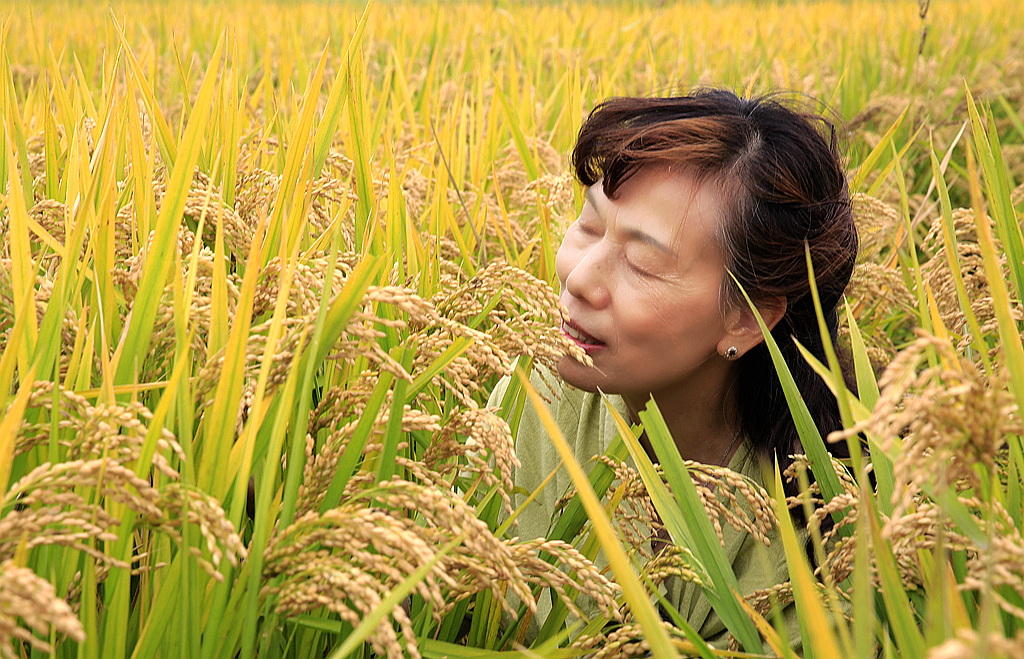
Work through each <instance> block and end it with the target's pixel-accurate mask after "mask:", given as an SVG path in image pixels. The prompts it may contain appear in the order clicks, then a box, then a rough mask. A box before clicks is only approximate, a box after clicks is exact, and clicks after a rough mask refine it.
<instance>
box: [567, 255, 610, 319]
mask: <svg viewBox="0 0 1024 659" xmlns="http://www.w3.org/2000/svg"><path fill="white" fill-rule="evenodd" d="M614 247H615V246H614V245H612V244H611V243H610V242H609V241H608V240H598V241H596V242H595V243H593V244H592V245H590V246H588V247H587V248H586V249H584V250H581V251H580V252H578V253H577V254H576V255H575V256H576V258H574V259H572V261H571V262H570V263H569V264H567V265H568V266H569V268H568V270H569V272H568V275H567V276H566V277H565V279H564V280H563V287H564V288H565V291H566V292H568V293H569V295H571V296H573V297H574V298H576V299H578V300H580V301H582V302H586V303H587V304H588V305H589V306H591V307H594V308H597V309H601V308H604V307H606V306H608V304H609V303H610V302H611V288H610V284H611V281H610V275H611V274H612V264H611V259H612V256H613V255H612V253H611V252H612V250H613V249H614Z"/></svg>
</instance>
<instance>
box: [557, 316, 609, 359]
mask: <svg viewBox="0 0 1024 659" xmlns="http://www.w3.org/2000/svg"><path fill="white" fill-rule="evenodd" d="M562 333H563V334H565V335H566V336H567V337H569V338H570V339H572V341H573V342H574V343H575V344H576V345H578V346H579V347H581V348H583V349H584V350H585V351H587V353H590V352H591V351H593V350H597V349H599V348H603V347H605V346H606V345H607V344H606V343H605V342H604V341H601V340H600V339H598V338H597V337H594V336H591V335H590V334H587V333H586V332H585V331H584V330H583V328H581V327H580V326H579V325H577V324H576V323H574V322H572V321H571V320H567V319H564V318H563V319H562Z"/></svg>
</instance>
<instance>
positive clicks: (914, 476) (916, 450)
mask: <svg viewBox="0 0 1024 659" xmlns="http://www.w3.org/2000/svg"><path fill="white" fill-rule="evenodd" d="M931 354H936V355H937V356H938V359H937V360H935V363H934V364H933V365H928V366H925V367H923V368H922V365H924V364H925V363H927V362H929V355H931ZM1008 381H1009V375H1008V373H1006V372H1005V371H1004V370H997V371H996V373H995V374H994V375H993V377H992V379H991V381H989V380H987V379H986V378H985V376H984V374H983V373H982V372H981V371H980V370H979V367H978V366H977V365H975V364H973V363H971V362H969V361H967V360H964V359H962V358H961V357H960V355H959V354H958V353H957V351H956V350H955V349H954V347H953V346H952V345H951V344H950V343H949V342H948V341H945V340H941V339H938V338H936V337H934V336H930V335H927V334H925V333H923V332H919V333H918V339H917V340H916V341H915V342H914V343H913V344H912V345H910V346H909V347H908V348H906V349H904V350H903V351H902V352H901V353H900V354H899V355H897V357H896V359H894V360H893V362H892V363H891V364H890V365H889V368H888V369H886V371H885V373H884V374H883V375H882V377H881V379H880V380H879V386H880V388H881V397H880V398H879V400H878V403H877V404H876V405H875V408H874V410H873V412H872V414H871V417H870V418H869V419H867V420H866V421H865V422H863V423H861V424H857V425H855V426H854V427H853V428H851V429H849V430H847V431H845V432H841V433H834V435H833V436H834V437H835V438H837V439H838V438H841V437H846V436H848V435H853V434H855V433H858V432H860V431H862V430H867V431H868V432H871V433H873V434H874V435H876V436H877V437H878V438H879V440H880V442H881V443H882V447H883V449H884V450H886V451H887V452H889V453H890V455H897V458H896V460H895V461H894V463H893V472H894V476H895V478H896V485H897V487H896V491H897V492H901V493H902V494H901V495H900V499H899V501H898V502H894V503H896V511H897V512H896V513H894V514H899V513H902V512H905V511H907V510H910V509H911V508H912V505H913V499H914V497H916V496H917V494H918V493H920V492H921V489H922V486H923V484H925V483H930V484H932V485H934V486H936V487H938V488H939V489H943V488H953V489H955V490H956V491H961V490H963V489H965V488H971V487H975V486H977V485H979V481H978V478H979V476H978V473H977V472H976V471H975V466H976V465H984V466H985V467H987V468H991V467H992V466H993V464H994V462H995V459H996V454H997V452H998V450H999V449H1000V447H1001V446H1002V445H1003V443H1004V441H1005V437H1006V436H1007V435H1009V434H1020V433H1021V431H1022V427H1021V421H1020V419H1019V417H1018V414H1017V405H1016V402H1015V400H1014V397H1013V395H1012V394H1011V393H1010V391H1009V389H1008V385H1007V383H1008Z"/></svg>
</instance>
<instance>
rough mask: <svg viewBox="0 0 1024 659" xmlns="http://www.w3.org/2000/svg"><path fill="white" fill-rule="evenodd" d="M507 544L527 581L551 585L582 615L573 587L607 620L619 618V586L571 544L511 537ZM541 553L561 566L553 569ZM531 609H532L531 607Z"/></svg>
mask: <svg viewBox="0 0 1024 659" xmlns="http://www.w3.org/2000/svg"><path fill="white" fill-rule="evenodd" d="M506 544H507V546H508V548H509V550H510V552H511V553H512V557H513V560H514V561H515V563H516V565H517V566H518V567H519V569H520V570H521V572H522V574H523V578H524V579H525V580H526V582H527V583H529V584H531V585H534V586H541V587H544V588H550V589H551V590H552V591H553V592H554V593H555V594H557V595H558V597H559V599H561V600H562V602H563V603H564V604H565V606H566V608H567V609H568V610H569V611H570V612H571V613H572V614H573V615H575V616H577V617H579V618H583V617H584V616H583V613H582V612H581V611H580V610H579V607H578V606H577V604H578V602H577V601H576V599H575V598H574V597H571V596H570V594H569V590H567V589H572V590H574V591H576V592H577V593H580V594H582V595H583V596H584V598H585V599H588V600H590V601H592V602H594V603H595V604H596V605H597V608H598V610H599V611H600V612H601V615H603V616H604V617H605V618H607V619H608V620H621V619H622V614H621V612H620V611H619V609H618V605H617V603H616V600H615V597H616V596H617V595H618V594H619V587H618V585H617V584H615V583H613V582H611V581H609V580H608V578H607V577H605V576H604V574H602V573H601V570H599V569H598V568H597V566H595V565H594V564H593V563H592V562H590V561H589V560H588V559H587V558H586V557H584V556H583V554H581V553H580V552H579V551H578V550H577V549H576V548H575V547H573V546H572V545H570V544H568V543H566V542H562V541H561V540H546V539H544V538H535V539H533V540H528V541H525V542H519V541H518V539H513V540H510V541H508V542H507V543H506ZM543 554H547V555H548V556H551V557H554V558H555V559H557V561H558V563H559V564H560V565H561V566H562V569H555V568H553V567H552V565H551V563H549V562H548V561H547V560H544V559H543V558H541V556H542V555H543ZM531 604H532V601H531ZM530 608H531V609H532V606H531V607H530Z"/></svg>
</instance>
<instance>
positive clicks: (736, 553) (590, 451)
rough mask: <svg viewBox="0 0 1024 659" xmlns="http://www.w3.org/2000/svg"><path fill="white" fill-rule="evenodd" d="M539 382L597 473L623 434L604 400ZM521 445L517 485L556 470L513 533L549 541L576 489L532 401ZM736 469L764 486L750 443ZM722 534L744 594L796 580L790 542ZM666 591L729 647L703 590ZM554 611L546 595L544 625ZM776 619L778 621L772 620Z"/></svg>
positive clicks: (790, 610) (545, 378)
mask: <svg viewBox="0 0 1024 659" xmlns="http://www.w3.org/2000/svg"><path fill="white" fill-rule="evenodd" d="M531 382H532V384H533V385H534V387H536V388H537V390H538V391H539V392H540V393H541V394H542V395H544V396H546V397H548V398H550V399H551V403H550V405H549V409H550V411H551V414H552V416H553V417H554V419H555V422H556V423H557V424H558V427H559V429H560V430H561V432H562V435H563V436H564V437H565V440H566V441H567V442H568V443H569V446H570V447H571V448H572V450H573V453H574V455H575V456H576V459H577V460H578V461H579V462H580V463H581V464H582V465H583V467H584V469H585V470H586V471H588V472H589V470H590V469H591V468H592V467H593V464H594V463H593V461H592V458H593V457H594V456H597V455H601V454H603V453H604V452H605V450H606V448H607V447H608V445H609V444H610V443H611V441H612V440H613V439H614V438H615V436H616V434H617V429H616V427H615V424H614V422H613V420H612V418H611V415H610V414H609V413H608V411H607V410H606V409H605V406H604V403H603V402H602V400H601V397H600V396H599V395H597V394H591V393H587V392H585V391H581V390H579V389H575V388H573V387H570V386H568V385H566V384H564V383H562V382H561V381H560V380H558V379H556V378H554V377H553V376H551V375H541V374H539V373H538V372H537V371H534V375H533V376H532V377H531ZM508 384H509V378H504V379H502V380H501V381H500V382H499V383H498V385H497V386H496V387H495V389H494V391H493V392H492V393H491V397H490V400H489V402H488V404H489V406H493V407H497V406H499V405H500V404H501V399H502V397H503V396H504V394H505V390H506V389H507V388H508ZM609 398H610V399H611V403H612V405H613V406H614V407H615V408H616V409H617V410H618V411H619V412H620V413H622V415H623V416H624V417H625V416H626V406H625V402H624V401H623V400H622V399H621V398H620V397H618V396H610V397H609ZM515 440H516V455H517V456H518V457H519V460H520V462H521V466H520V467H519V469H517V470H516V473H515V476H514V482H515V485H516V486H517V488H523V490H525V491H526V492H534V491H535V490H536V489H537V488H538V487H540V485H541V483H542V482H543V481H544V480H545V479H546V478H547V477H548V476H549V475H550V474H551V473H552V472H554V476H553V477H552V479H551V482H549V483H548V485H547V486H546V487H545V489H544V490H543V491H542V492H541V494H540V495H538V496H537V497H536V499H535V500H534V501H533V502H532V503H531V504H530V506H528V507H527V508H526V509H525V510H524V511H523V512H522V513H521V514H520V515H519V518H518V522H519V526H518V530H514V531H512V533H513V534H515V535H518V536H519V537H520V538H521V539H531V538H538V537H547V534H548V532H549V528H550V526H551V524H552V518H553V517H554V515H555V512H556V504H557V502H558V500H559V499H560V498H561V497H562V496H563V495H564V494H565V493H566V491H567V490H569V489H570V488H571V487H572V479H571V478H570V477H569V474H568V472H567V471H566V470H565V469H564V468H562V467H561V464H562V461H561V458H560V457H559V455H558V451H557V450H556V449H555V447H554V445H553V444H552V442H551V440H550V439H549V437H548V435H547V432H546V431H545V430H544V428H543V426H542V425H541V423H540V419H539V418H538V416H537V413H536V411H535V410H534V409H533V407H532V405H531V404H530V403H529V401H527V403H526V407H525V409H524V410H523V416H522V420H521V421H520V424H519V431H518V433H517V436H516V438H515ZM728 466H729V468H730V469H731V470H732V471H735V472H737V473H740V474H743V475H744V476H746V477H748V478H749V479H750V480H752V481H753V482H755V483H757V484H758V485H762V486H763V477H762V473H761V468H760V464H759V461H758V460H757V459H756V457H755V454H754V451H753V447H752V445H751V443H750V441H749V440H745V441H744V442H743V443H742V444H741V445H740V446H739V448H738V449H737V450H736V452H735V454H733V457H732V460H730V462H729V465H728ZM526 496H527V495H526V494H523V493H520V494H519V495H518V496H516V497H513V505H516V506H517V505H519V504H521V503H522V502H523V501H524V500H525V499H526ZM722 534H723V537H724V540H725V547H724V550H725V555H726V557H727V559H728V560H729V561H730V563H731V564H732V568H733V571H734V572H735V574H736V578H737V580H738V582H739V586H740V590H741V593H742V594H743V595H749V594H750V593H752V592H754V591H757V590H761V589H764V588H769V587H771V586H774V585H776V584H779V583H782V582H784V581H787V580H788V579H789V572H788V570H787V568H786V556H785V553H784V552H783V550H782V542H781V540H780V539H779V538H778V537H777V536H776V534H774V533H772V534H770V535H769V539H770V540H771V546H770V547H765V546H764V545H763V544H761V543H760V542H758V541H757V540H756V539H755V538H754V537H752V536H751V535H750V534H748V533H745V532H740V531H737V530H735V529H734V528H733V527H732V526H730V525H729V524H728V523H723V524H722ZM664 594H665V596H666V599H667V600H668V601H669V602H670V603H671V604H672V605H673V606H674V607H675V608H676V610H677V611H678V612H679V613H680V614H681V615H682V617H683V618H684V619H685V620H686V621H687V623H689V625H690V626H691V627H693V628H694V629H695V630H697V631H698V633H699V634H700V635H701V637H702V638H704V639H705V640H706V641H708V642H709V643H710V644H712V645H713V646H715V647H718V648H724V647H725V646H726V644H727V642H728V632H727V631H726V629H725V625H724V623H723V622H722V620H721V619H720V618H719V617H718V615H717V614H716V613H715V612H714V611H713V610H712V609H711V604H710V602H709V601H708V599H707V598H706V597H704V595H703V592H702V590H701V588H700V587H698V586H695V585H694V584H692V583H690V582H684V581H682V580H681V579H670V580H669V581H667V582H666V584H665V593H664ZM581 608H583V609H584V611H585V612H587V613H590V612H591V611H594V612H595V613H596V609H593V608H591V607H586V606H585V603H581ZM548 611H550V603H549V602H547V600H546V598H541V601H539V602H538V609H537V617H536V619H537V620H540V621H543V620H544V618H545V617H546V616H547V613H548ZM784 616H785V618H786V624H787V628H788V633H789V641H790V643H791V644H792V645H793V646H794V648H795V649H799V647H798V646H799V645H800V630H799V624H798V621H797V619H796V615H795V610H794V607H793V605H792V604H790V605H789V606H787V607H786V608H785V610H784ZM769 622H772V621H771V619H769ZM766 649H767V646H766Z"/></svg>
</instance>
